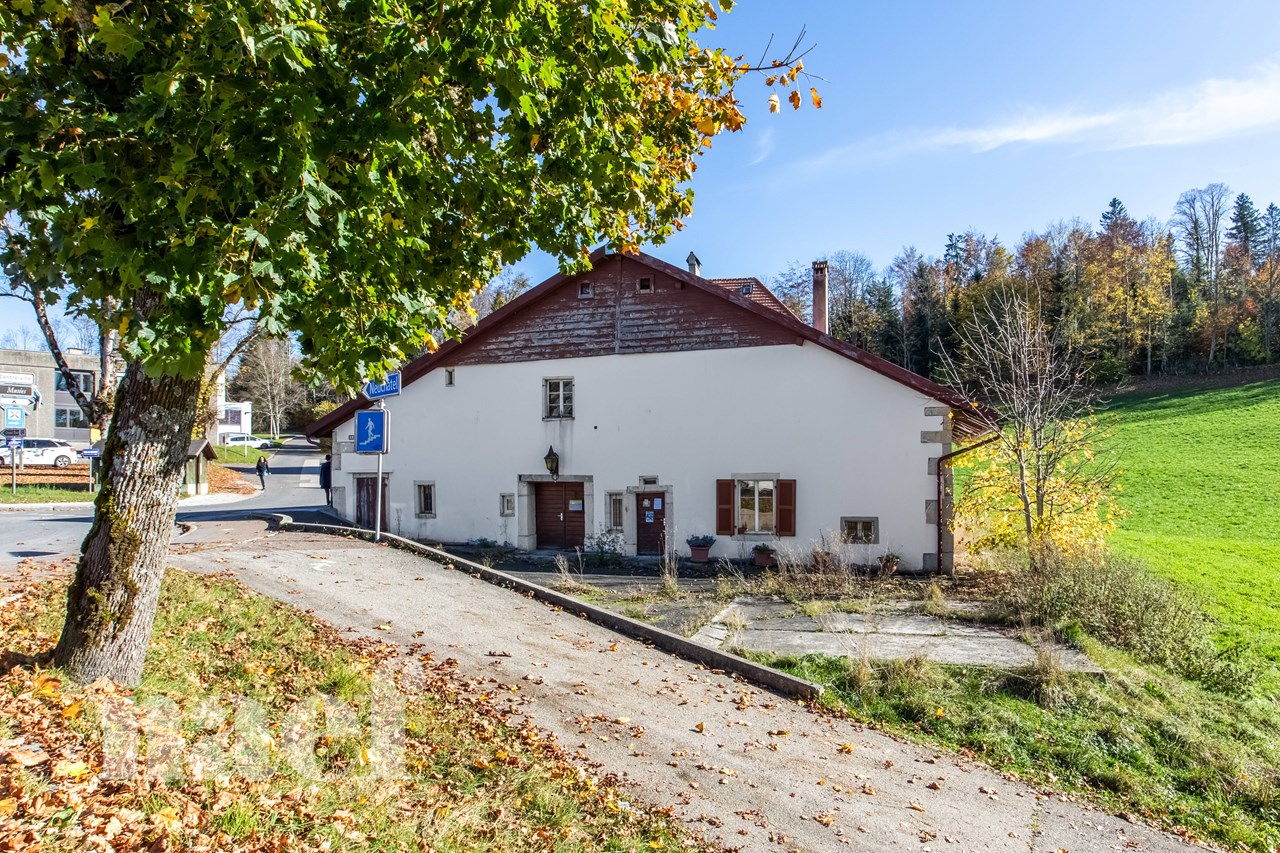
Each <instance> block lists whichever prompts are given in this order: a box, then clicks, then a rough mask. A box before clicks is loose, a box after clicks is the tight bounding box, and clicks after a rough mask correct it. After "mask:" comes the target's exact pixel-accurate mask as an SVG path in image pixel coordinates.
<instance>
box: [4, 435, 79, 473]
mask: <svg viewBox="0 0 1280 853" xmlns="http://www.w3.org/2000/svg"><path fill="white" fill-rule="evenodd" d="M12 453H13V450H12V449H11V448H8V447H5V448H2V449H0V463H3V464H5V465H9V464H12V458H11V454H12ZM79 455H80V454H79V453H78V451H77V450H76V449H75V448H74V447H72V446H71V445H70V444H69V443H68V442H65V441H62V440H61V439H57V438H28V439H26V440H25V441H23V442H22V453H21V454H19V456H18V461H19V462H21V463H22V464H23V465H52V466H54V467H55V468H66V467H67V466H68V465H70V464H71V463H72V462H75V461H76V460H77V457H78V456H79Z"/></svg>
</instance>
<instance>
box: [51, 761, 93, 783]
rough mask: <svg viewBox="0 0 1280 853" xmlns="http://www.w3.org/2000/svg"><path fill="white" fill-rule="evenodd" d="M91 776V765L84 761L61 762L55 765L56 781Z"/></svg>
mask: <svg viewBox="0 0 1280 853" xmlns="http://www.w3.org/2000/svg"><path fill="white" fill-rule="evenodd" d="M88 775H89V765H87V764H85V763H84V762H83V761H59V762H58V763H57V764H55V765H53V777H54V778H55V779H79V778H81V777H82V776H88Z"/></svg>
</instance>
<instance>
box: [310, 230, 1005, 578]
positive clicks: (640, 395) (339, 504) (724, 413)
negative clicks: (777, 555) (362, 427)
mask: <svg viewBox="0 0 1280 853" xmlns="http://www.w3.org/2000/svg"><path fill="white" fill-rule="evenodd" d="M592 262H593V266H592V269H591V270H590V271H589V272H586V273H582V274H579V275H574V276H563V275H558V276H554V277H552V278H551V279H549V280H547V281H546V282H543V283H542V284H540V285H538V286H537V287H535V288H533V289H531V290H530V291H528V292H526V293H525V294H523V295H521V296H520V297H519V298H517V299H516V300H513V301H512V302H511V303H509V304H508V305H506V306H504V307H503V308H502V309H501V310H499V311H497V312H495V313H494V314H492V315H490V316H489V317H487V318H485V319H484V320H483V321H481V323H480V324H478V325H477V326H476V327H475V328H474V329H472V330H470V331H469V332H468V333H467V334H466V335H465V336H464V337H463V338H462V339H461V340H460V341H456V342H451V343H449V344H447V345H446V346H444V347H442V348H441V349H440V350H439V351H438V352H436V353H433V354H431V355H428V356H424V357H423V358H421V359H418V360H417V361H415V362H412V363H410V364H409V365H407V366H406V367H405V368H404V370H403V371H402V386H403V393H402V394H401V396H399V397H394V398H391V399H389V400H386V401H385V405H386V408H387V410H388V413H389V420H390V423H389V436H390V450H389V452H388V453H387V454H386V455H385V456H384V458H383V469H382V470H383V490H384V491H383V495H384V502H383V505H384V507H385V511H384V515H383V518H384V522H383V528H384V529H386V530H388V531H390V532H392V533H396V534H398V535H401V536H406V537H410V538H414V539H422V540H431V541H442V542H464V541H468V540H474V539H489V540H493V541H496V542H499V543H501V542H507V543H510V544H512V545H515V546H517V547H519V548H522V549H526V550H535V549H556V550H565V549H572V548H575V547H584V546H586V547H590V545H591V543H592V541H593V540H595V539H597V538H599V537H602V536H608V537H611V538H612V539H614V541H620V542H621V543H622V547H623V550H624V552H625V553H627V554H633V555H646V554H648V555H659V554H662V553H664V551H665V550H668V549H670V550H673V551H675V552H677V553H682V554H688V552H689V549H688V547H687V545H686V544H685V542H686V539H687V538H688V537H690V536H694V535H704V534H711V535H714V536H715V537H716V541H715V544H714V546H713V548H712V550H711V555H712V557H721V556H724V557H730V558H741V557H748V556H750V553H751V549H752V547H753V546H755V545H756V544H758V543H761V542H765V543H769V544H772V545H774V546H775V547H778V548H779V549H781V550H790V551H795V552H797V553H807V552H808V551H809V550H811V549H812V548H813V547H815V546H816V545H818V544H819V543H826V544H828V545H830V544H831V543H833V542H834V541H836V540H837V539H843V540H845V541H848V542H853V543H856V544H855V545H854V546H853V547H856V548H859V549H862V551H864V552H865V557H866V559H867V561H870V560H872V559H874V558H875V557H876V556H879V555H880V554H884V553H889V552H892V553H895V554H898V555H900V557H901V562H902V565H903V567H904V568H910V569H935V568H938V567H939V566H941V567H943V568H945V567H947V566H948V565H949V564H950V560H951V553H952V546H951V540H950V535H949V533H948V532H947V531H946V523H945V521H946V518H945V516H946V506H945V505H942V506H941V511H940V502H939V500H940V496H941V495H942V494H943V493H945V491H946V486H947V483H946V482H945V479H946V476H947V474H946V471H945V466H944V470H942V471H940V470H939V467H938V459H939V458H940V457H942V456H943V455H945V454H946V453H948V452H950V450H951V442H952V439H953V436H954V435H955V434H956V433H957V432H959V433H964V432H966V431H969V432H976V431H980V429H981V427H980V425H978V424H977V423H976V422H971V421H970V420H968V419H967V417H966V413H965V409H964V407H963V406H962V401H960V400H959V399H957V398H956V397H955V395H953V394H951V393H950V392H949V391H947V390H946V389H945V388H942V387H941V386H938V385H936V384H934V383H932V382H929V381H928V380H925V379H923V378H922V377H919V376H916V375H914V374H911V373H910V372H908V371H906V370H904V369H902V368H901V367H898V366H896V365H893V364H891V363H888V362H885V361H883V360H882V359H879V358H876V357H875V356H872V355H870V354H868V353H866V352H864V351H862V350H859V349H857V348H856V347H852V346H851V345H849V344H846V343H844V342H841V341H837V340H835V339H834V338H831V337H830V336H828V335H827V334H825V319H826V298H825V275H826V268H825V264H815V293H816V294H817V296H816V297H815V317H816V318H818V319H817V326H818V328H813V327H810V326H808V325H807V324H805V323H803V322H801V321H800V320H798V319H797V318H796V317H795V316H794V315H793V314H791V313H790V312H789V311H788V310H787V309H786V308H785V307H784V306H783V305H782V303H781V302H779V301H778V300H777V299H776V297H774V296H773V294H772V293H769V292H768V291H767V289H765V288H764V287H763V285H761V284H760V283H759V282H757V281H755V280H752V279H726V280H713V279H706V278H703V277H702V276H700V275H699V274H697V271H696V269H697V267H696V259H693V258H692V257H691V263H690V269H688V270H685V269H680V268H677V267H674V266H671V265H668V264H665V263H663V262H661V261H658V260H656V259H654V258H651V257H648V256H645V255H620V254H607V253H604V252H598V253H596V254H595V255H593V256H592ZM819 302H820V303H821V304H818V303H819ZM369 405H370V404H369V403H368V402H367V401H364V400H356V401H351V402H349V403H347V404H346V405H344V406H342V407H340V408H339V409H337V410H335V411H334V412H332V413H330V414H329V415H328V416H326V417H325V418H323V419H321V420H320V421H317V422H316V423H314V424H312V425H311V426H310V427H309V428H308V435H309V436H310V437H312V438H322V437H330V438H331V439H332V441H333V452H334V458H333V500H334V506H335V508H336V509H337V511H338V512H339V513H340V514H341V515H343V516H344V517H345V518H347V519H349V520H351V521H354V522H357V523H359V524H364V525H367V526H372V522H373V518H372V515H373V509H374V504H375V498H376V491H375V489H376V488H377V485H376V480H377V475H376V466H377V460H376V458H375V457H373V456H369V455H361V454H357V453H355V452H354V449H355V444H354V442H355V422H354V416H355V413H356V411H358V410H359V409H361V408H366V407H368V406H369ZM940 515H941V520H942V523H941V524H940V523H939V521H940Z"/></svg>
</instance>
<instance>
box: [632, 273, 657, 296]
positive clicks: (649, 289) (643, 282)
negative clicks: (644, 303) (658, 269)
mask: <svg viewBox="0 0 1280 853" xmlns="http://www.w3.org/2000/svg"><path fill="white" fill-rule="evenodd" d="M636 290H638V291H640V292H641V293H653V277H652V276H645V277H644V278H642V279H640V281H639V282H637V283H636Z"/></svg>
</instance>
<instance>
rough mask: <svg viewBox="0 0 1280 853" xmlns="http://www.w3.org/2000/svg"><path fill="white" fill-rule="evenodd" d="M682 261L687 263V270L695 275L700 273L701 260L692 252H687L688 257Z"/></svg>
mask: <svg viewBox="0 0 1280 853" xmlns="http://www.w3.org/2000/svg"><path fill="white" fill-rule="evenodd" d="M684 262H685V263H686V264H688V265H689V272H691V273H693V274H694V275H697V276H700V275H702V261H700V260H698V256H697V255H695V254H694V253H693V252H690V253H689V257H687V258H685V259H684Z"/></svg>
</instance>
